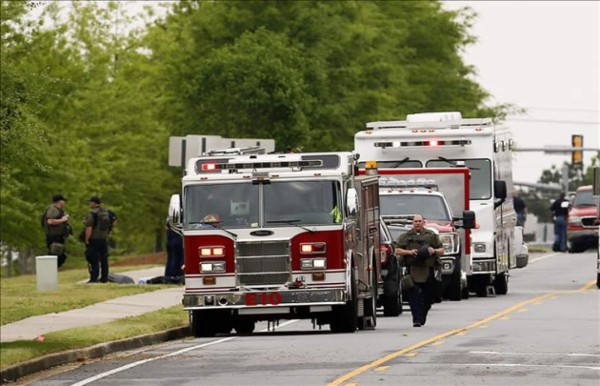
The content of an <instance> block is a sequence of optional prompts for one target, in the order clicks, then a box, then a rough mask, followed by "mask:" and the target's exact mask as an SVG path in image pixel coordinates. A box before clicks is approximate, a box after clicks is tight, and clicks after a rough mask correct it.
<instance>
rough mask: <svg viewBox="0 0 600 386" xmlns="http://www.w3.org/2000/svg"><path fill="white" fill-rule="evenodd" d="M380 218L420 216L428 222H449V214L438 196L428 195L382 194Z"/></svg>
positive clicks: (380, 198)
mask: <svg viewBox="0 0 600 386" xmlns="http://www.w3.org/2000/svg"><path fill="white" fill-rule="evenodd" d="M379 204H380V206H381V208H380V210H381V216H383V217H385V216H400V215H409V214H420V215H422V216H423V217H424V218H425V219H428V220H440V221H450V213H448V208H447V207H446V204H445V203H444V200H443V199H442V197H440V196H436V195H430V194H382V195H380V196H379Z"/></svg>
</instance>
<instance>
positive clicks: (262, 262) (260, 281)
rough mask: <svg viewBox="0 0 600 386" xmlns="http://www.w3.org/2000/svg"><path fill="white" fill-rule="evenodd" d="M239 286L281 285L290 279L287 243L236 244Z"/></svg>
mask: <svg viewBox="0 0 600 386" xmlns="http://www.w3.org/2000/svg"><path fill="white" fill-rule="evenodd" d="M237 273H238V281H239V284H240V285H282V284H285V283H286V282H288V281H290V279H291V267H290V248H289V242H287V241H261V242H249V243H244V242H242V243H237Z"/></svg>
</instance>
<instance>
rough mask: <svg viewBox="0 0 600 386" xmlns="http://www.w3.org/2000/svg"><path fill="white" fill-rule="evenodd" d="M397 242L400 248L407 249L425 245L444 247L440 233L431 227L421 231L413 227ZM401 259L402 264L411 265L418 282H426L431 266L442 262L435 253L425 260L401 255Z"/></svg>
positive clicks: (413, 276)
mask: <svg viewBox="0 0 600 386" xmlns="http://www.w3.org/2000/svg"><path fill="white" fill-rule="evenodd" d="M396 243H397V245H398V247H399V248H402V249H407V250H411V249H419V248H420V247H421V246H423V245H424V246H427V247H432V248H433V249H438V248H441V247H443V244H442V242H441V241H440V238H439V237H438V235H437V234H436V233H435V232H433V231H431V230H429V229H423V230H422V231H421V232H420V233H418V232H417V231H416V230H415V229H411V230H409V231H408V232H405V233H403V234H401V235H400V236H399V237H398V240H397V241H396ZM399 261H400V265H404V266H409V267H410V275H411V276H412V278H413V280H414V281H415V282H417V283H424V282H426V281H427V278H428V277H429V270H430V268H431V267H433V266H435V265H438V264H440V258H439V257H438V256H437V255H436V254H435V253H434V254H433V255H431V256H429V257H427V258H426V259H425V261H422V260H418V259H417V258H416V257H413V256H400V257H399Z"/></svg>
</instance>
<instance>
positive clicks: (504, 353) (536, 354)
mask: <svg viewBox="0 0 600 386" xmlns="http://www.w3.org/2000/svg"><path fill="white" fill-rule="evenodd" d="M469 354H483V355H522V356H560V357H564V356H567V357H593V358H600V354H583V353H569V354H563V353H528V352H498V351H469Z"/></svg>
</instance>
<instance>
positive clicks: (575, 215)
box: [567, 185, 600, 253]
mask: <svg viewBox="0 0 600 386" xmlns="http://www.w3.org/2000/svg"><path fill="white" fill-rule="evenodd" d="M599 225H600V219H599V218H598V206H597V203H596V201H595V199H594V196H593V194H592V186H591V185H588V186H580V187H579V188H578V189H577V192H576V193H575V198H574V199H573V203H572V205H571V209H570V210H569V222H568V225H567V239H568V240H569V245H570V248H569V252H571V253H580V252H583V251H585V250H586V249H587V248H589V247H596V246H597V245H598V226H599Z"/></svg>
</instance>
